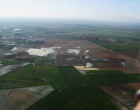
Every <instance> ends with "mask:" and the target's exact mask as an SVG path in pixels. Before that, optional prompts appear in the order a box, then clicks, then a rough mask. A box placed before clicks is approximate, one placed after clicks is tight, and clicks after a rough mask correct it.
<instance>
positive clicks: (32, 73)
mask: <svg viewBox="0 0 140 110" xmlns="http://www.w3.org/2000/svg"><path fill="white" fill-rule="evenodd" d="M0 82H2V83H0V89H9V88H19V87H31V86H40V85H51V86H52V87H53V88H55V89H57V88H67V85H66V84H65V82H64V79H63V77H62V75H61V73H60V72H59V70H58V68H57V67H56V66H47V67H46V66H33V65H31V64H29V65H27V66H24V67H21V68H19V69H16V70H13V71H12V72H9V73H7V74H5V75H2V76H1V77H0ZM10 82H12V83H10Z"/></svg>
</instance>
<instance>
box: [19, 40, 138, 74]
mask: <svg viewBox="0 0 140 110" xmlns="http://www.w3.org/2000/svg"><path fill="white" fill-rule="evenodd" d="M44 41H46V43H45V44H43V45H42V48H50V49H51V48H53V47H61V48H57V49H56V50H55V51H56V52H55V54H56V55H57V59H56V60H57V63H58V64H59V65H62V66H64V65H71V66H79V65H80V66H85V65H86V63H87V62H91V63H93V65H94V68H99V69H102V70H123V71H124V72H127V73H132V72H133V73H139V72H140V62H139V61H138V60H135V59H133V58H130V57H128V56H125V55H122V54H120V53H116V52H114V51H112V50H108V49H105V48H103V47H101V46H99V45H96V44H94V43H91V42H89V41H86V40H75V41H72V40H71V41H68V40H61V39H57V40H56V39H45V38H44ZM50 44H52V45H51V47H50ZM19 49H20V48H19ZM24 52H25V51H24ZM52 54H53V53H52ZM71 56H75V57H71ZM95 59H97V60H96V61H95Z"/></svg>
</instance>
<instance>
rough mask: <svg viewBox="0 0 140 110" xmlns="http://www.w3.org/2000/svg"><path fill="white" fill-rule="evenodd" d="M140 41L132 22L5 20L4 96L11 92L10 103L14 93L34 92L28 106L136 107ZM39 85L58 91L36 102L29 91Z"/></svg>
mask: <svg viewBox="0 0 140 110" xmlns="http://www.w3.org/2000/svg"><path fill="white" fill-rule="evenodd" d="M139 41H140V27H139V26H138V25H132V24H119V23H116V24H114V23H111V22H110V23H109V22H105V23H98V22H97V23H96V22H92V21H90V22H86V21H81V22H80V21H69V22H68V21H67V22H66V21H65V22H63V21H61V20H60V21H55V22H52V21H45V20H44V21H37V22H36V21H34V20H33V21H32V22H31V23H30V22H26V21H22V22H21V21H18V22H16V23H15V22H10V23H5V22H3V23H1V27H0V64H1V65H0V69H1V71H0V75H1V76H0V96H1V95H5V94H4V92H6V93H11V95H10V94H9V97H12V99H11V100H9V101H12V100H14V97H13V96H15V93H17V94H24V95H29V96H30V95H31V99H32V98H33V103H31V106H30V107H29V108H27V110H118V109H119V110H123V109H124V108H125V109H130V110H132V109H133V107H134V106H135V103H136V101H135V99H134V94H135V91H136V90H137V89H139V84H140V59H139V58H140V57H139V56H140V54H139V49H140V48H139V47H140V42H139ZM22 63H23V64H24V63H25V64H26V66H20V65H22ZM9 68H10V70H9ZM3 70H4V71H5V72H3ZM80 72H81V73H80ZM36 87H37V88H38V87H39V88H44V87H46V88H47V87H50V88H51V90H54V91H53V92H51V93H50V94H47V95H43V97H42V98H41V99H40V100H39V99H37V100H36V98H35V97H36V95H35V94H36V93H35V92H31V91H32V90H31V89H29V88H33V90H35V91H38V89H35V88H36ZM17 90H19V92H15V93H14V92H10V91H17ZM22 90H25V91H22ZM3 91H4V92H3ZM39 91H40V90H39ZM41 91H42V89H41ZM46 92H47V89H43V91H42V92H40V94H42V93H46ZM32 96H33V97H32ZM39 96H40V95H39ZM17 97H20V95H17ZM34 98H35V101H34ZM3 99H5V97H3ZM24 99H25V100H26V99H27V100H28V98H26V97H25V98H24ZM17 102H18V103H21V104H23V105H25V104H26V103H23V102H24V101H21V100H18V101H17ZM35 102H36V103H35ZM6 103H9V102H6ZM32 104H33V105H32ZM15 105H16V104H15V103H12V105H10V106H13V107H14V106H15Z"/></svg>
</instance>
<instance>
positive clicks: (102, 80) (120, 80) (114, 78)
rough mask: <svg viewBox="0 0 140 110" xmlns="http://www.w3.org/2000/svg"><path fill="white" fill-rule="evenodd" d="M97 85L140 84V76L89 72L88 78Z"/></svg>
mask: <svg viewBox="0 0 140 110" xmlns="http://www.w3.org/2000/svg"><path fill="white" fill-rule="evenodd" d="M86 77H88V79H90V80H91V81H92V82H93V83H94V84H96V85H113V84H124V83H133V82H140V74H126V73H123V72H122V71H107V70H98V71H88V72H87V76H86Z"/></svg>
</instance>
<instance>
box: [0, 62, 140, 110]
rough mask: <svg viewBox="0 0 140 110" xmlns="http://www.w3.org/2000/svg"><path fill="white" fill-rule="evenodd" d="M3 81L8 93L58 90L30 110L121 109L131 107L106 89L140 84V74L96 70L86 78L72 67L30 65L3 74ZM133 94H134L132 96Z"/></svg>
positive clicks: (90, 72)
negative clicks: (37, 88)
mask: <svg viewBox="0 0 140 110" xmlns="http://www.w3.org/2000/svg"><path fill="white" fill-rule="evenodd" d="M36 70H37V71H36ZM0 82H1V83H0V89H4V90H7V91H8V89H9V90H10V89H15V90H16V88H23V89H24V88H27V87H33V86H43V85H50V86H51V87H53V88H54V91H53V92H52V93H50V94H49V95H47V96H45V97H44V98H42V99H40V100H39V101H37V102H36V103H34V104H33V105H31V106H30V107H29V108H28V109H27V110H39V109H41V110H46V109H47V110H70V109H73V110H78V109H80V110H85V109H88V110H93V109H96V110H101V109H106V110H117V109H118V108H119V109H121V108H124V107H126V108H130V106H126V105H125V102H121V101H119V100H116V98H115V97H113V96H112V94H111V93H110V94H108V93H109V92H108V91H106V90H105V89H103V88H102V87H104V86H109V85H110V86H115V85H118V84H129V83H140V74H138V73H137V74H134V73H133V74H125V73H123V72H122V71H107V70H106V71H103V70H96V71H88V72H87V73H86V75H82V74H81V73H80V72H79V71H78V70H76V69H75V68H74V67H72V66H33V65H32V64H29V65H26V66H24V67H21V68H19V69H16V70H13V71H11V72H9V73H7V74H5V75H2V76H1V77H0ZM100 88H101V89H100ZM104 91H105V92H104ZM133 95H134V92H133V93H132V94H131V97H132V96H133ZM122 98H124V97H122ZM128 98H129V97H128ZM133 103H135V101H134V102H133ZM131 107H134V105H133V106H131Z"/></svg>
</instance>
